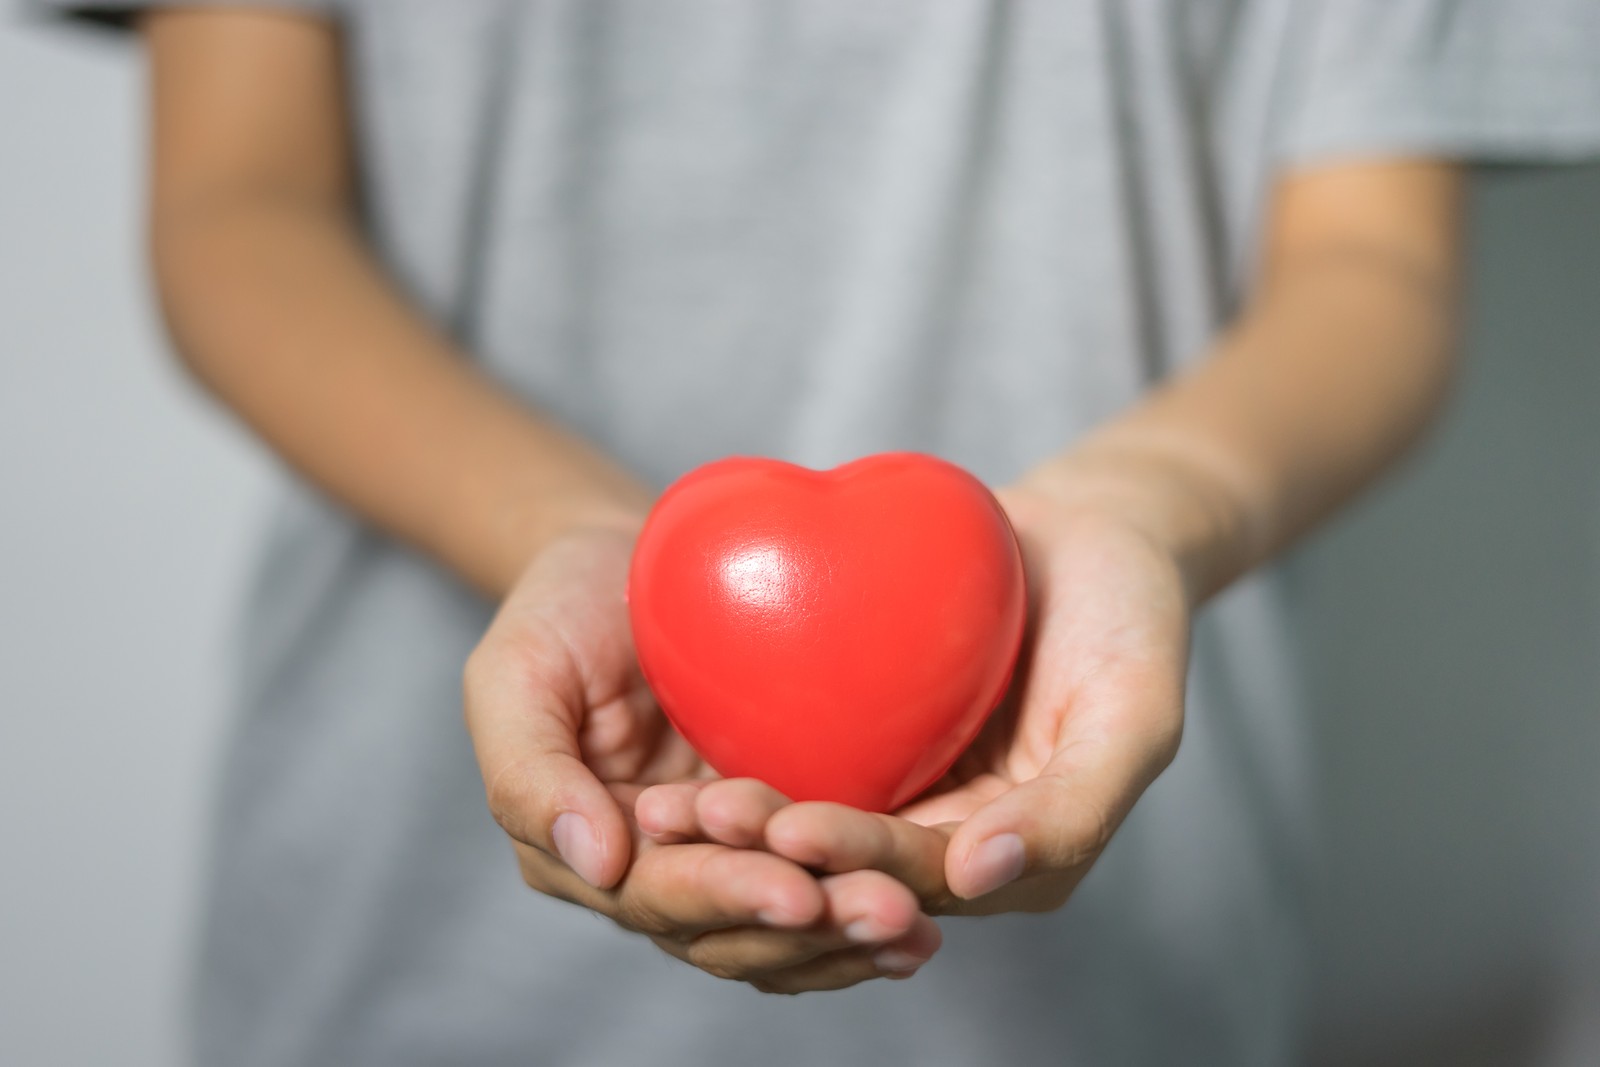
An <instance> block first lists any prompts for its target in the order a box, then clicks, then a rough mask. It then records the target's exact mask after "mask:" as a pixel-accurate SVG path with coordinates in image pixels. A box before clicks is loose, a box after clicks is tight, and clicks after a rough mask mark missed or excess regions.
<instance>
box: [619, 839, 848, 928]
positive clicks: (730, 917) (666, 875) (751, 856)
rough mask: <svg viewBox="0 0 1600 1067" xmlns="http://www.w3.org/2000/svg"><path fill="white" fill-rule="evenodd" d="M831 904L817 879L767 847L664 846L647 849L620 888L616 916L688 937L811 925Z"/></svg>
mask: <svg viewBox="0 0 1600 1067" xmlns="http://www.w3.org/2000/svg"><path fill="white" fill-rule="evenodd" d="M826 907H827V902H826V900H825V899H824V897H823V893H822V889H821V887H820V886H818V884H817V880H816V879H815V878H813V877H812V876H811V875H809V874H807V873H806V872H805V871H803V870H801V869H800V868H799V867H798V866H796V865H795V864H793V863H791V862H789V861H788V860H786V859H783V858H782V857H779V856H774V855H772V854H771V853H768V852H758V851H751V850H744V849H731V848H727V847H725V846H723V845H713V844H684V845H662V846H659V847H653V848H650V849H648V850H645V851H643V852H642V854H641V855H640V856H639V858H638V860H637V861H636V862H635V863H634V865H633V869H632V870H630V871H629V872H628V876H627V878H626V879H625V880H624V881H623V884H622V885H621V886H620V887H619V891H618V893H617V904H616V917H617V918H618V920H619V921H620V922H622V923H623V924H624V925H626V926H628V927H630V928H632V929H635V930H641V931H644V932H647V933H652V934H658V935H662V936H672V937H680V938H687V937H692V936H694V935H695V934H698V933H702V932H704V931H706V930H714V929H722V928H726V927H730V926H741V925H748V924H759V925H763V926H776V927H784V928H790V929H795V928H799V927H804V926H809V925H811V924H812V923H814V922H816V921H817V920H818V919H820V918H821V917H822V915H823V914H824V912H825V909H826Z"/></svg>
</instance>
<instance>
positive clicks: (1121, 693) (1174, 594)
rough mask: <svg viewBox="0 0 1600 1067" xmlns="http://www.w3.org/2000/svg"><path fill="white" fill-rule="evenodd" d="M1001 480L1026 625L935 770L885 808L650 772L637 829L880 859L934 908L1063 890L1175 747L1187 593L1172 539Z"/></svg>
mask: <svg viewBox="0 0 1600 1067" xmlns="http://www.w3.org/2000/svg"><path fill="white" fill-rule="evenodd" d="M997 496H998V497H999V498H1000V500H1001V503H1002V504H1003V506H1004V507H1005V508H1006V511H1007V514H1008V515H1009V516H1010V518H1011V521H1012V525H1013V527H1014V528H1015V530H1016V533H1017V536H1018V540H1019V541H1020V543H1021V545H1022V550H1023V559H1024V563H1025V566H1026V570H1027V574H1028V583H1029V599H1030V622H1029V628H1028V632H1027V634H1026V636H1025V638H1024V646H1023V653H1022V659H1021V660H1020V662H1019V664H1018V673H1017V676H1016V679H1015V681H1014V683H1013V685H1012V688H1011V692H1010V693H1009V694H1008V696H1007V699H1006V701H1005V702H1004V703H1003V704H1002V705H1001V707H1000V708H999V709H998V710H997V711H996V712H995V713H994V715H992V716H991V717H990V719H989V721H988V722H987V723H986V724H985V726H984V729H983V731H982V732H981V733H980V735H979V736H978V738H977V740H976V741H975V742H974V743H973V745H972V746H971V747H970V748H969V749H968V750H967V752H966V753H964V754H963V756H962V757H961V759H960V760H959V761H958V762H957V763H956V764H955V766H954V767H952V768H951V770H950V771H949V773H948V774H946V775H945V776H944V778H943V779H941V780H940V781H939V782H938V783H937V784H936V785H935V786H934V787H933V788H932V789H931V790H929V791H928V792H927V793H925V794H923V795H922V796H921V797H919V798H918V799H916V800H914V801H913V802H912V803H911V804H909V805H908V806H907V807H905V808H903V809H902V810H900V811H898V812H895V813H893V814H891V815H882V814H875V813H870V812H862V811H858V810H855V809H852V808H848V807H845V806H843V805H838V804H827V803H817V802H811V803H799V804H790V803H788V801H787V800H786V799H785V798H784V797H782V796H781V795H779V794H777V793H776V792H775V791H774V790H772V789H770V788H769V787H767V786H764V785H762V784H760V783H758V782H753V781H750V780H748V779H746V780H739V781H734V780H729V781H696V782H684V783H676V784H670V785H665V786H657V787H655V788H651V789H649V790H646V791H645V792H644V793H643V794H642V795H641V796H640V798H639V801H638V811H639V818H640V822H641V824H642V825H643V826H644V828H645V829H646V830H647V831H649V832H651V833H652V834H653V835H654V836H655V838H656V839H657V840H672V841H712V842H718V843H723V844H727V845H730V846H738V847H746V848H759V849H762V850H765V851H768V852H769V853H770V854H773V855H777V856H781V857H784V858H786V859H789V860H792V861H794V862H795V863H797V864H799V865H802V866H804V867H806V868H809V869H812V870H817V871H824V872H835V871H854V870H876V871H880V872H883V873H887V874H890V875H892V876H894V877H895V879H896V880H898V881H899V882H901V883H902V884H903V885H905V886H907V887H908V888H910V889H911V890H912V891H913V892H915V893H916V895H917V897H918V898H919V900H920V901H921V904H922V907H923V908H924V910H926V911H928V912H929V913H930V914H939V913H958V914H992V913H996V912H1004V911H1047V910H1051V909H1054V908H1056V907H1059V906H1060V905H1061V904H1062V903H1064V902H1065V901H1066V900H1067V898H1068V897H1069V896H1070V895H1071V893H1072V891H1073V889H1074V888H1075V887H1076V886H1077V884H1078V883H1079V881H1081V880H1082V878H1083V876H1084V875H1085V874H1086V873H1087V872H1088V871H1089V869H1090V867H1091V866H1092V865H1093V863H1094V862H1095V860H1096V859H1097V858H1098V857H1099V855H1100V853H1101V852H1102V850H1103V849H1104V848H1105V847H1106V844H1107V843H1108V842H1109V841H1110V839H1111V836H1112V834H1113V833H1114V832H1115V831H1116V829H1117V828H1118V826H1119V825H1120V824H1121V823H1122V820H1123V819H1124V818H1125V817H1126V815H1127V814H1128V812H1129V810H1130V809H1131V808H1132V807H1133V805H1134V802H1135V801H1136V800H1137V799H1138V798H1139V796H1140V795H1141V794H1142V793H1143V792H1144V791H1145V789H1146V788H1148V787H1149V785H1150V784H1151V782H1153V781H1154V780H1155V778H1156V776H1157V775H1159V774H1160V773H1161V771H1162V770H1163V769H1165V768H1166V766H1167V765H1168V764H1169V763H1170V762H1171V760H1172V758H1173V756H1174V755H1175V753H1176V751H1177V746H1178V741H1179V737H1180V735H1181V733H1182V726H1183V690H1184V674H1185V670H1186V665H1187V660H1188V642H1189V620H1190V614H1191V607H1190V600H1191V598H1190V596H1189V594H1188V591H1187V589H1186V586H1185V583H1184V580H1183V575H1182V573H1181V570H1180V567H1179V565H1178V563H1177V561H1176V560H1175V559H1174V557H1173V556H1172V555H1171V553H1170V552H1168V551H1166V550H1165V549H1164V548H1163V547H1162V546H1161V545H1160V544H1159V543H1158V542H1157V541H1156V540H1155V539H1153V538H1151V537H1149V536H1148V535H1147V534H1146V533H1144V532H1143V531H1142V530H1141V529H1140V528H1138V527H1137V526H1136V525H1134V524H1133V523H1130V522H1127V521H1124V520H1123V519H1121V518H1120V517H1119V516H1118V514H1117V513H1116V511H1115V510H1114V509H1113V508H1111V507H1103V508H1102V507H1096V506H1094V505H1092V504H1086V503H1084V502H1081V501H1071V502H1068V501H1066V500H1064V499H1062V498H1060V497H1057V496H1053V495H1050V494H1046V493H1043V492H1039V491H1035V490H1029V489H1014V490H1009V491H1001V492H1000V493H998V494H997Z"/></svg>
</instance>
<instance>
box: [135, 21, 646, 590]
mask: <svg viewBox="0 0 1600 1067" xmlns="http://www.w3.org/2000/svg"><path fill="white" fill-rule="evenodd" d="M143 32H144V35H145V38H146V40H147V42H148V47H149V52H150V57H151V70H152V76H153V113H154V148H155V150H154V175H153V180H152V184H151V215H150V219H151V222H150V239H151V245H152V251H153V256H154V260H155V265H156V271H157V280H158V284H159V290H160V295H161V301H162V305H163V308H164V310H165V313H166V316H167V319H168V322H169V325H170V329H171V332H172V334H173V337H174V338H175V339H176V341H177V345H178V350H179V352H180V353H181V355H182V357H183V359H184V361H185V363H186V364H187V365H188V367H189V368H190V369H191V370H192V371H193V373H194V374H195V376H196V377H198V378H199V380H200V381H201V382H202V383H204V384H205V385H206V387H207V388H209V389H210V390H211V391H212V392H214V393H215V394H216V395H217V396H218V397H219V398H220V399H221V400H222V401H223V402H224V403H226V404H227V405H228V406H229V407H230V408H232V409H233V410H234V411H236V412H237V413H238V414H239V415H241V416H242V417H243V418H244V419H245V420H247V421H248V422H249V423H250V424H251V426H253V427H254V428H255V430H256V431H257V432H258V433H259V434H260V435H261V436H262V437H263V438H264V439H265V440H266V441H267V442H268V443H269V444H270V445H271V446H272V447H273V448H274V449H275V450H276V451H277V452H278V453H279V454H280V455H282V456H283V457H284V458H285V459H287V460H288V461H289V462H290V463H291V464H293V465H294V466H295V467H296V468H297V469H298V470H299V471H300V472H301V473H302V474H303V475H305V476H306V477H307V478H309V479H310V480H311V481H313V482H315V483H316V484H318V485H319V486H321V487H322V488H323V489H324V490H325V491H327V492H328V493H329V494H330V495H331V496H333V497H334V498H336V499H338V500H340V501H342V502H343V503H345V504H346V505H347V506H349V507H351V508H352V509H354V510H355V511H356V512H358V513H359V514H360V515H362V516H363V517H364V518H366V519H367V520H369V521H370V522H372V523H374V524H375V525H377V526H379V527H381V528H383V529H385V530H387V531H389V532H390V533H392V534H393V535H395V536H396V537H398V538H400V539H402V540H404V541H407V542H409V543H411V544H413V545H415V546H417V547H419V548H421V549H422V550H424V551H425V552H427V553H429V554H431V555H433V556H434V557H436V558H437V559H439V560H441V561H442V562H443V563H445V564H446V565H447V566H448V567H450V568H451V569H452V570H454V571H455V572H456V573H457V574H459V575H460V576H461V577H462V578H464V579H465V580H466V581H468V582H470V583H471V584H473V585H474V586H476V587H477V588H479V589H480V590H482V591H484V592H486V593H489V594H492V595H498V594H501V593H504V592H505V590H506V589H508V588H509V587H510V585H511V583H512V581H513V579H514V578H515V577H516V575H517V574H518V573H520V572H521V570H522V569H523V567H524V566H525V565H526V564H527V563H528V561H529V559H530V558H531V557H532V556H533V554H534V552H535V550H536V549H537V548H538V547H539V546H540V545H542V544H544V543H546V542H548V541H550V540H551V539H553V538H554V537H556V536H557V535H559V534H560V533H561V532H563V531H564V530H566V529H569V528H572V527H575V526H580V525H586V524H592V525H601V526H617V527H627V526H630V525H631V524H633V523H634V522H636V521H637V515H638V514H639V513H640V511H641V510H642V508H643V506H644V505H645V503H646V502H647V497H646V494H645V492H644V490H643V489H642V488H641V487H640V486H639V485H638V484H637V483H636V482H635V481H634V480H633V479H632V478H631V477H630V476H629V475H628V474H626V473H625V472H624V471H622V470H621V469H619V468H618V467H617V466H616V465H615V464H614V463H613V462H611V461H610V460H608V459H607V458H606V457H604V456H602V455H601V454H600V453H598V452H597V451H596V450H594V449H593V448H591V447H590V446H588V445H587V444H585V443H584V442H582V441H580V440H578V439H577V438H576V437H574V436H573V435H571V434H569V433H567V432H565V431H564V430H562V429H560V428H559V427H557V426H556V425H554V424H553V423H551V422H549V421H548V420H545V419H542V418H540V417H539V416H537V415H536V414H534V413H533V412H531V411H530V410H529V409H528V408H526V407H525V406H523V405H522V404H520V403H518V402H515V401H513V400H512V399H510V398H509V397H507V396H506V395H505V394H504V393H503V392H501V391H500V390H499V389H497V388H496V387H495V386H494V385H493V384H492V383H491V382H490V381H488V380H487V379H486V378H485V377H483V376H482V375H481V374H480V373H479V372H477V371H476V370H475V369H474V367H473V365H472V364H471V363H469V362H468V361H467V360H466V359H465V358H464V357H463V355H462V354H461V353H460V352H459V351H457V350H456V348H455V347H454V346H453V345H452V344H451V342H450V341H449V339H448V338H446V337H444V336H443V335H442V334H441V333H440V332H439V331H438V330H437V329H436V328H434V326H433V325H432V324H431V323H429V322H428V321H426V320H425V319H424V318H423V317H422V316H421V315H419V314H418V313H416V312H415V311H413V310H412V309H411V308H410V307H409V306H408V305H407V304H406V302H405V301H404V300H403V299H402V298H401V297H400V295H399V294H398V293H397V292H396V290H395V288H394V287H393V285H392V284H391V283H390V281H389V279H388V278H386V277H385V276H384V274H383V272H382V270H381V269H380V268H379V267H378V265H377V264H376V263H375V262H374V260H373V258H372V256H371V255H370V254H369V252H368V249H367V247H366V245H365V244H364V243H363V240H362V238H361V236H360V234H359V232H358V230H357V228H356V224H355V221H354V218H353V215H352V201H353V195H354V189H353V182H352V163H351V153H350V143H349V131H348V129H347V126H346V108H345V101H344V96H343V84H342V78H341V70H340V59H339V43H338V39H337V33H336V31H335V30H334V28H333V27H332V26H330V25H328V24H327V23H324V22H322V21H319V20H316V19H312V18H305V17H299V16H295V15H290V14H280V13H267V12H249V11H237V10H234V11H203V10H173V11H162V12H157V13H155V14H152V15H149V16H147V17H146V19H145V21H144V23H143Z"/></svg>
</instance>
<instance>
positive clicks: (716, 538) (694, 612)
mask: <svg viewBox="0 0 1600 1067" xmlns="http://www.w3.org/2000/svg"><path fill="white" fill-rule="evenodd" d="M628 605H629V614H630V617H631V619H632V623H633V636H634V643H635V645H636V647H637V651H638V656H639V664H640V666H641V668H642V669H643V671H644V676H645V679H646V681H648V682H649V683H650V688H651V689H652V690H654V692H655V694H656V698H657V699H658V700H659V701H660V703H661V707H662V709H663V710H664V711H665V712H666V714H667V716H668V717H669V718H670V719H671V720H672V723H673V725H674V726H676V727H677V729H678V731H679V732H680V733H681V734H682V735H683V736H684V738H685V739H686V740H687V741H688V742H689V743H690V744H691V745H693V746H694V748H695V750H696V751H697V752H699V753H700V755H701V756H702V757H704V758H705V760H706V762H708V763H709V764H710V765H711V766H712V767H714V768H715V769H716V770H717V772H718V773H720V774H722V775H724V776H726V777H754V778H759V779H761V780H763V781H765V782H767V783H768V784H769V785H771V786H773V787H774V788H776V789H777V790H779V791H780V792H782V793H783V794H785V795H786V796H788V797H790V798H791V799H794V800H833V801H839V802H841V803H845V804H850V805H853V806H855V807H858V808H865V809H869V810H875V811H892V810H894V809H896V808H898V807H900V806H901V805H903V804H905V803H906V802H907V801H909V800H910V799H911V798H913V797H914V796H916V795H917V794H918V793H920V792H922V791H923V790H924V789H926V788H927V787H928V786H930V785H932V784H933V782H934V781H936V780H937V779H938V778H939V776H940V775H942V774H944V772H945V771H946V770H947V769H949V767H950V765H951V764H952V763H954V762H955V760H956V757H957V756H959V755H960V754H961V752H962V751H963V750H964V749H965V748H966V747H967V745H969V744H970V743H971V742H972V739H973V737H974V736H975V735H976V734H977V732H978V730H979V728H980V727H981V726H982V725H983V721H984V719H985V718H987V717H988V715H989V713H990V712H991V711H992V710H994V707H995V705H996V704H998V703H999V702H1000V699H1001V697H1002V696H1004V694H1005V691H1006V687H1007V685H1008V684H1009V682H1010V678H1011V671H1012V668H1013V666H1014V664H1015V662H1016V658H1017V651H1018V648H1019V646H1020V644H1021V641H1022V628H1023V621H1024V616H1025V614H1026V607H1027V593H1026V590H1025V588H1024V581H1023V572H1022V557H1021V553H1020V552H1019V551H1018V548H1017V542H1016V537H1015V536H1014V535H1013V533H1012V531H1011V525H1010V523H1009V522H1008V521H1007V520H1006V516H1005V512H1003V511H1002V510H1001V508H1000V505H999V503H998V502H997V501H996V500H995V498H994V497H993V495H991V494H990V492H989V490H988V489H986V488H985V487H984V485H983V483H981V482H979V481H978V480H977V479H976V478H974V477H973V476H972V475H970V474H968V473H967V472H966V471H964V470H962V469H961V468H960V467H957V466H954V465H952V464H950V463H946V462H945V461H943V460H940V459H935V458H933V457H932V456H924V455H918V454H914V453H889V454H885V455H879V456H869V457H867V458H865V459H859V460H856V461H855V462H853V463H847V464H845V465H844V466H842V467H837V468H835V469H833V470H831V471H813V470H808V469H806V468H804V467H797V466H794V465H793V464H789V463H781V462H778V461H776V460H768V459H746V458H734V459H724V460H719V461H717V462H715V463H710V464H707V465H706V466H704V467H700V468H698V469H697V470H694V471H691V472H690V473H688V474H686V475H684V476H683V477H682V478H681V479H679V480H678V481H677V482H675V483H674V484H673V485H672V486H671V487H670V488H669V489H668V490H667V491H666V492H665V493H664V494H663V495H662V497H661V499H660V500H659V501H657V503H656V505H655V508H654V509H653V510H652V511H651V513H650V516H649V519H648V520H647V521H646V522H645V525H644V529H643V530H642V531H641V532H640V534H639V540H638V545H637V547H636V548H635V550H634V555H633V563H632V568H631V572H630V574H629V578H628Z"/></svg>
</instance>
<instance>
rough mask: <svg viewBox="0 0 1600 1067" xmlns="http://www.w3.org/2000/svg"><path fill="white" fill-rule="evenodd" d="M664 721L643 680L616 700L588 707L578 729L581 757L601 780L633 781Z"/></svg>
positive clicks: (653, 744)
mask: <svg viewBox="0 0 1600 1067" xmlns="http://www.w3.org/2000/svg"><path fill="white" fill-rule="evenodd" d="M665 722H666V720H665V718H664V717H663V716H662V714H661V712H660V709H659V708H657V706H656V702H655V696H654V695H653V694H652V693H651V692H650V690H649V688H648V687H647V686H645V685H644V683H643V682H642V681H640V682H639V683H638V684H637V685H636V686H634V687H633V688H631V689H629V690H628V691H627V692H625V693H623V694H621V695H620V696H619V697H617V699H615V700H611V701H608V702H606V703H604V704H601V705H599V706H596V707H591V708H589V710H588V712H587V714H585V715H584V717H583V725H582V727H581V728H580V729H579V731H578V750H579V758H580V759H582V760H583V762H584V765H585V766H587V767H588V768H589V769H590V770H591V771H593V772H594V775H595V777H597V778H599V779H600V780H601V781H633V780H635V779H637V778H638V775H639V772H640V769H641V768H642V766H643V764H644V761H645V760H646V758H648V756H649V755H650V754H651V753H653V752H654V751H655V750H656V749H657V747H658V745H657V743H658V741H659V739H660V736H661V733H662V731H663V730H664V729H665Z"/></svg>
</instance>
